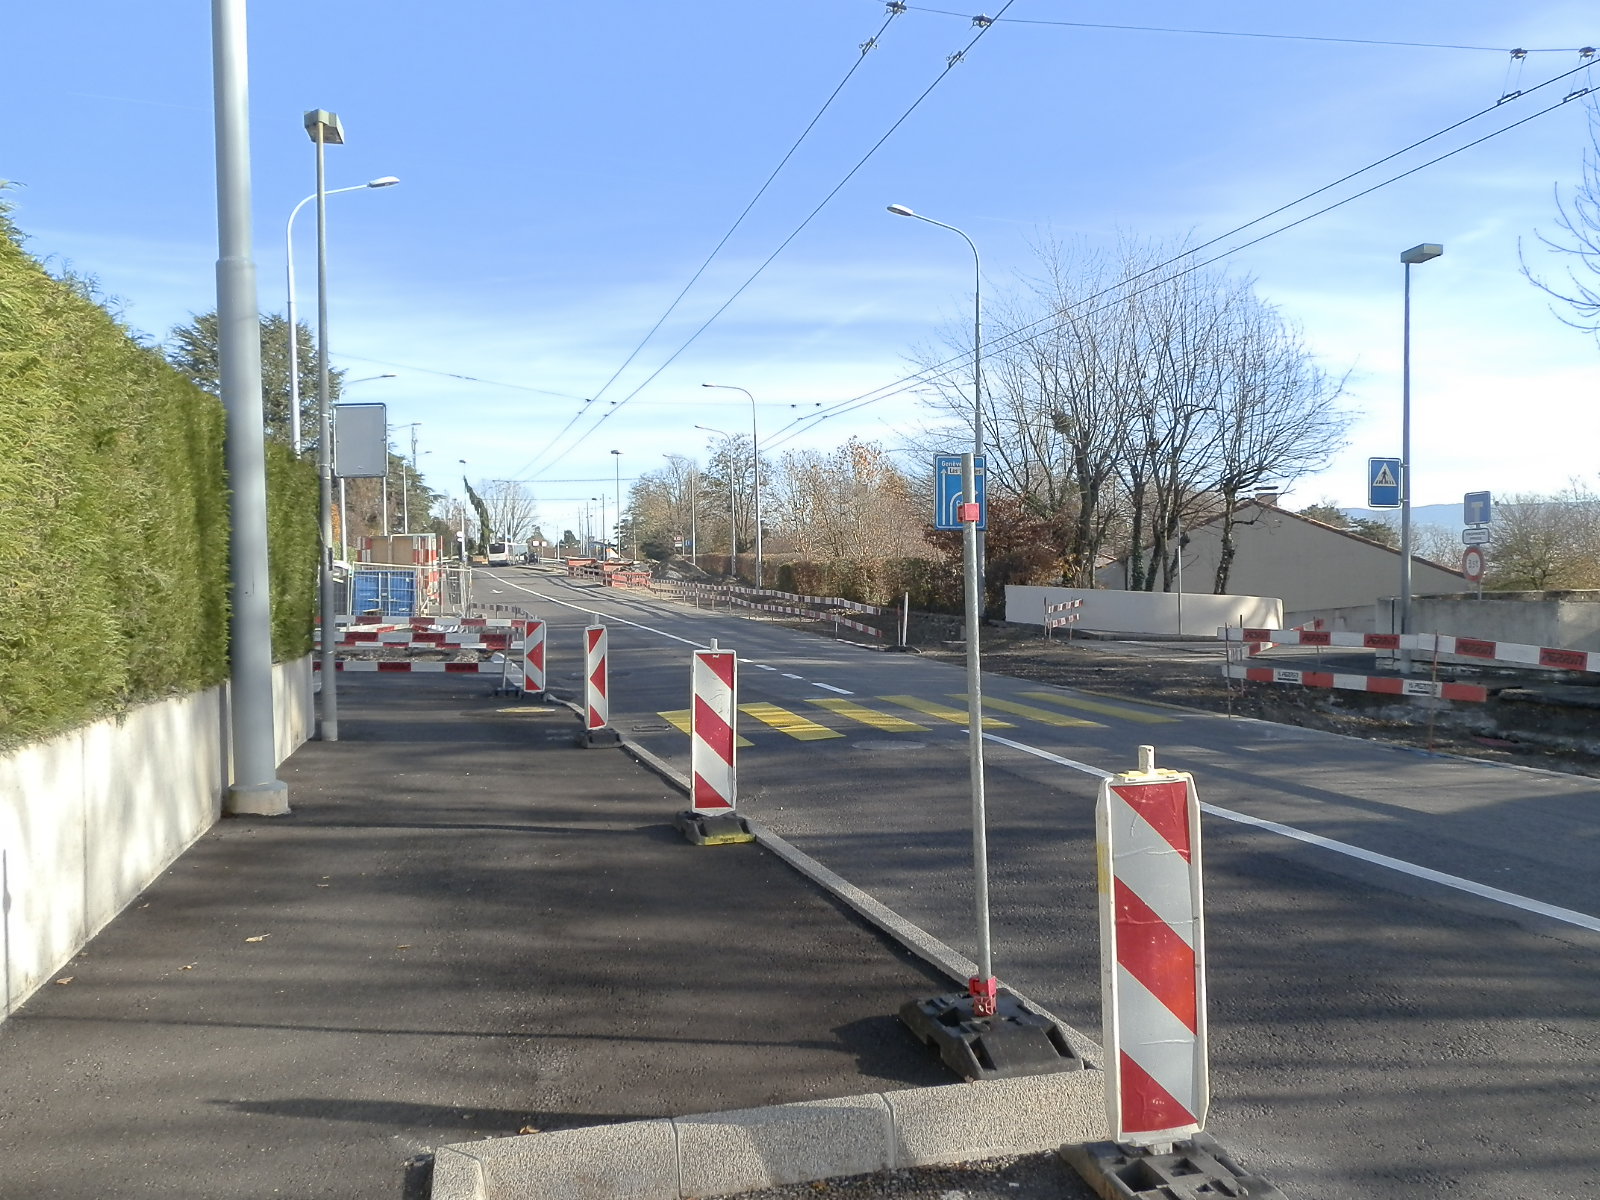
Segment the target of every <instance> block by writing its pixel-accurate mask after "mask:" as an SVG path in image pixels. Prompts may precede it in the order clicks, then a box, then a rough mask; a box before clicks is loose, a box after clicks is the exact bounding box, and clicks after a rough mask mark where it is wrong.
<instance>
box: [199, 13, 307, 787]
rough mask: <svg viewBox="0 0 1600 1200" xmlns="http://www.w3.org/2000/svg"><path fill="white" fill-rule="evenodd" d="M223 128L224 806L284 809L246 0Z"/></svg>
mask: <svg viewBox="0 0 1600 1200" xmlns="http://www.w3.org/2000/svg"><path fill="white" fill-rule="evenodd" d="M211 65H212V77H213V89H214V92H215V115H216V131H217V135H216V136H217V357H218V367H219V375H220V382H221V387H222V403H223V407H224V409H225V410H226V413H227V450H226V453H227V466H228V486H229V489H230V491H231V492H232V502H231V504H230V506H229V534H230V538H231V545H230V554H229V580H230V583H231V584H232V593H233V594H232V615H231V616H230V618H229V625H228V635H229V647H228V649H229V669H230V676H229V697H228V720H229V727H230V732H231V734H232V742H233V745H232V759H233V763H232V766H233V773H232V780H231V782H230V784H229V786H228V791H227V796H226V799H225V801H224V808H225V811H227V812H229V813H234V814H251V815H255V816H281V815H282V814H284V813H287V812H288V811H289V785H288V784H286V783H284V782H283V781H282V780H281V779H279V778H278V777H277V765H278V763H277V752H276V747H277V739H276V736H275V733H274V726H273V708H272V593H271V587H270V584H269V576H268V573H267V472H266V452H265V449H264V447H263V445H262V441H263V433H262V404H261V312H260V309H259V307H258V306H257V302H256V269H255V263H254V262H253V261H252V260H251V257H250V236H251V234H250V102H249V49H248V44H247V37H246V28H245V7H244V0H211Z"/></svg>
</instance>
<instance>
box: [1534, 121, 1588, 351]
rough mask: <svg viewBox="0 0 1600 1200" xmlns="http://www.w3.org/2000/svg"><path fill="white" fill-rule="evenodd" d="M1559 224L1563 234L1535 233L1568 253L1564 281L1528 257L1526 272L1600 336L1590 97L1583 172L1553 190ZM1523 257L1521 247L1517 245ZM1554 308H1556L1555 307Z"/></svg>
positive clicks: (1579, 325) (1565, 317)
mask: <svg viewBox="0 0 1600 1200" xmlns="http://www.w3.org/2000/svg"><path fill="white" fill-rule="evenodd" d="M1554 192H1555V207H1556V226H1557V227H1558V228H1559V229H1560V231H1561V232H1560V234H1559V235H1556V236H1547V235H1545V234H1543V233H1538V234H1537V235H1536V236H1537V237H1538V239H1539V241H1540V242H1541V243H1542V244H1543V245H1544V247H1545V249H1547V250H1549V251H1551V252H1552V253H1554V254H1557V255H1561V256H1564V257H1565V258H1566V267H1565V270H1564V271H1563V272H1562V274H1563V276H1564V277H1565V282H1562V283H1551V282H1548V281H1547V280H1546V279H1544V278H1542V277H1541V276H1539V275H1537V274H1535V273H1534V271H1533V269H1532V268H1531V267H1530V266H1529V265H1528V261H1527V259H1526V258H1523V259H1522V273H1523V274H1524V275H1525V276H1527V278H1528V279H1529V281H1530V282H1532V283H1533V284H1534V286H1535V287H1537V288H1539V289H1540V290H1541V291H1543V292H1545V293H1546V294H1547V295H1549V296H1551V297H1552V298H1554V299H1556V300H1559V301H1560V302H1561V303H1562V304H1563V305H1565V306H1566V307H1567V308H1568V309H1569V310H1570V314H1563V313H1561V312H1556V316H1557V318H1558V319H1560V320H1561V321H1563V322H1565V323H1566V324H1568V325H1571V326H1572V327H1573V328H1574V329H1582V330H1584V331H1585V332H1587V333H1592V334H1596V335H1597V336H1600V106H1596V105H1595V104H1594V103H1593V102H1592V100H1591V101H1590V102H1589V145H1588V147H1587V148H1586V149H1585V150H1584V153H1583V167H1582V176H1581V179H1580V180H1579V182H1578V184H1577V185H1576V186H1575V187H1574V188H1573V189H1572V190H1571V192H1570V194H1569V195H1568V196H1567V197H1565V198H1563V197H1562V195H1561V188H1560V185H1557V186H1556V187H1555V189H1554ZM1518 253H1519V256H1520V254H1521V246H1520V244H1519V246H1518ZM1552 311H1554V310H1552Z"/></svg>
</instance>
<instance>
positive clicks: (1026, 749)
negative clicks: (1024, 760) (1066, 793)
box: [983, 733, 1111, 779]
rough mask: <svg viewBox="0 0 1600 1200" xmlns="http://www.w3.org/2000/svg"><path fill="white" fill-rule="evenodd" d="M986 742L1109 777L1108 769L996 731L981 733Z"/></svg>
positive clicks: (1060, 764) (1100, 776)
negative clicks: (1013, 739) (1013, 738)
mask: <svg viewBox="0 0 1600 1200" xmlns="http://www.w3.org/2000/svg"><path fill="white" fill-rule="evenodd" d="M983 740H984V741H986V742H999V743H1000V744H1001V745H1002V746H1010V747H1011V748H1012V749H1013V750H1021V751H1022V752H1023V753H1024V754H1031V755H1033V756H1034V757H1035V758H1042V759H1045V760H1046V761H1047V762H1053V763H1056V764H1058V765H1059V766H1063V767H1071V768H1072V769H1073V770H1074V771H1082V772H1083V773H1084V774H1085V775H1093V776H1094V777H1095V778H1097V779H1110V778H1111V772H1110V771H1102V770H1101V769H1100V768H1099V767H1091V766H1090V765H1089V764H1088V763H1081V762H1079V761H1078V760H1077V759H1073V758H1062V757H1061V755H1059V754H1051V753H1050V751H1048V750H1041V749H1039V747H1037V746H1026V745H1024V744H1023V743H1021V742H1013V741H1012V740H1011V739H1010V738H1003V737H1001V736H1000V735H999V734H998V733H986V734H984V735H983Z"/></svg>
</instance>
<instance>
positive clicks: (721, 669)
mask: <svg viewBox="0 0 1600 1200" xmlns="http://www.w3.org/2000/svg"><path fill="white" fill-rule="evenodd" d="M690 682H691V686H692V687H693V689H694V703H693V707H691V708H690V710H689V714H690V715H689V746H690V748H689V767H690V771H691V772H692V774H693V776H694V791H693V793H692V794H691V796H690V799H691V801H692V802H693V805H694V811H695V812H721V811H724V810H726V809H730V808H733V807H734V806H735V805H736V804H737V803H738V793H739V768H738V757H737V755H738V751H737V749H736V748H735V738H734V725H735V723H736V721H737V720H738V712H739V668H738V665H737V660H736V659H735V657H734V653H733V651H732V650H696V651H695V652H694V667H693V669H692V672H691V680H690Z"/></svg>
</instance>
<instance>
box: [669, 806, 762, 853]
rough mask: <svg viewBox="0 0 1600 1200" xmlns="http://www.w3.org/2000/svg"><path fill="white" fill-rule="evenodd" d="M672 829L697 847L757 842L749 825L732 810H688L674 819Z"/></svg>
mask: <svg viewBox="0 0 1600 1200" xmlns="http://www.w3.org/2000/svg"><path fill="white" fill-rule="evenodd" d="M672 827H673V828H674V829H676V830H677V831H678V832H679V833H681V834H683V836H684V837H685V838H687V839H688V840H689V841H691V842H693V843H694V844H695V845H696V846H734V845H739V844H741V843H744V842H753V841H755V840H756V835H755V834H753V833H751V832H750V826H749V824H748V823H747V822H746V821H745V819H744V818H743V817H741V816H740V815H739V814H738V813H737V812H735V811H734V810H733V809H731V808H730V809H728V810H727V811H726V812H717V813H702V812H695V811H694V810H693V809H692V808H686V809H684V810H683V811H682V812H680V813H678V814H677V815H676V816H674V817H673V818H672Z"/></svg>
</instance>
